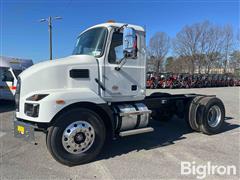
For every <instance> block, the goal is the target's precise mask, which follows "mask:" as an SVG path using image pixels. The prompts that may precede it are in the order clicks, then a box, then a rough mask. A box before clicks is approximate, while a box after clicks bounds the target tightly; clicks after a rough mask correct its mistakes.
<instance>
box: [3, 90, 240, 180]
mask: <svg viewBox="0 0 240 180" xmlns="http://www.w3.org/2000/svg"><path fill="white" fill-rule="evenodd" d="M155 91H160V92H168V93H172V94H179V93H200V94H216V95H217V96H218V97H219V98H221V99H222V100H223V102H224V104H225V107H226V122H227V123H226V126H225V127H224V129H223V131H222V132H221V133H220V134H217V135H212V136H208V135H204V134H201V133H197V132H193V131H192V130H191V129H189V127H188V126H187V125H186V123H185V122H184V120H180V119H176V118H173V119H171V120H170V121H168V122H155V123H154V128H155V131H154V132H152V133H148V134H141V135H136V136H131V137H125V138H122V139H119V140H116V141H114V142H113V143H112V144H111V145H107V146H105V147H104V149H103V151H102V153H101V155H100V156H99V157H98V158H97V159H96V161H94V162H91V163H88V164H85V165H80V166H75V167H67V166H63V165H61V164H59V163H58V162H56V161H55V160H54V159H53V158H52V157H51V155H50V154H49V152H48V151H47V148H46V145H45V136H44V134H41V133H37V135H36V137H37V141H38V145H33V144H29V143H27V142H24V141H22V140H19V139H16V138H14V137H13V132H12V128H13V125H12V119H13V116H14V105H13V103H10V102H6V101H1V102H0V179H103V180H107V179H193V178H196V176H197V175H196V174H195V175H194V174H191V175H181V162H183V161H187V162H191V163H194V164H195V165H206V164H207V163H208V162H210V163H211V164H212V165H217V166H223V165H224V166H227V165H229V166H230V165H234V166H235V167H236V170H237V172H236V175H234V174H230V175H220V174H214V175H213V174H209V175H207V176H206V179H240V174H239V172H240V154H239V153H240V128H239V127H240V121H239V120H240V88H239V87H227V88H205V89H173V90H169V89H164V90H163V89H159V90H147V94H151V93H152V92H155Z"/></svg>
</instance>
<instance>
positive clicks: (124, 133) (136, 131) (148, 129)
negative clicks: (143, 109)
mask: <svg viewBox="0 0 240 180" xmlns="http://www.w3.org/2000/svg"><path fill="white" fill-rule="evenodd" d="M152 131H154V129H153V128H152V127H146V128H141V129H133V130H128V131H122V132H120V133H119V136H121V137H124V136H131V135H135V134H142V133H148V132H152Z"/></svg>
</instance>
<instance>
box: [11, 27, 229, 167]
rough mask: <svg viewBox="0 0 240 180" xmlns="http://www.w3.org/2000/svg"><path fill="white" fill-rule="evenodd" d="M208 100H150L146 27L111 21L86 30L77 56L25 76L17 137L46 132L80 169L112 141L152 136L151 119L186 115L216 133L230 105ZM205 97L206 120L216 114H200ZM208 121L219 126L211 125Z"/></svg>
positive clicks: (63, 157) (52, 146) (56, 153)
mask: <svg viewBox="0 0 240 180" xmlns="http://www.w3.org/2000/svg"><path fill="white" fill-rule="evenodd" d="M206 98H207V97H206V96H204V95H194V94H190V95H170V94H167V93H154V94H152V95H151V96H149V97H146V39H145V30H144V29H143V28H142V27H140V26H136V25H131V24H123V23H114V22H110V23H109V22H108V23H103V24H99V25H96V26H93V27H90V28H88V29H87V30H85V31H83V32H82V33H81V34H80V35H79V36H78V38H77V42H76V45H75V48H74V51H73V54H72V55H71V56H68V57H66V58H61V59H57V60H53V61H45V62H41V63H38V64H36V65H34V66H32V67H30V68H29V69H27V70H26V71H24V72H23V73H21V74H20V75H19V78H18V85H17V90H16V95H15V100H16V119H15V120H14V135H15V137H18V138H23V139H25V140H27V141H31V142H32V141H35V138H34V131H35V130H36V129H38V130H41V131H43V132H44V133H45V134H46V144H47V147H48V150H49V152H50V153H51V155H52V156H53V157H54V158H55V159H56V160H57V161H58V162H60V163H62V164H65V165H69V166H72V165H78V164H83V163H87V162H89V161H91V160H93V159H94V158H95V157H96V156H97V155H98V154H99V153H100V151H101V149H102V147H103V145H104V143H105V142H106V141H107V140H109V139H111V140H112V139H116V138H120V137H123V136H129V135H134V134H140V133H148V132H151V131H153V130H154V129H153V128H152V127H151V125H150V124H151V123H150V122H151V120H152V119H161V118H164V119H171V117H172V116H173V115H174V114H177V115H179V116H180V117H183V115H184V114H185V111H187V112H188V111H189V113H186V114H188V115H187V116H186V118H187V119H188V120H187V121H189V122H191V127H192V129H194V130H199V131H203V132H205V133H206V134H207V133H208V134H212V133H216V132H217V131H219V129H220V128H221V126H222V122H223V121H224V115H225V114H224V113H225V110H224V106H223V104H222V102H221V101H220V100H219V99H217V98H215V97H211V98H210V97H208V98H207V99H206ZM214 98H215V99H214ZM203 99H204V101H201V102H202V104H201V111H202V112H203V113H202V116H203V114H206V113H207V112H208V111H211V116H210V115H209V117H202V116H196V112H195V111H197V109H198V107H199V108H200V104H199V106H196V104H198V103H200V100H203ZM194 100H195V101H196V102H195V101H194ZM193 101H194V102H193ZM209 103H210V105H209ZM204 104H205V105H204ZM205 106H209V107H208V108H206V109H205V108H203V107H205ZM211 107H214V108H212V109H210V108H211ZM202 108H203V109H202ZM193 111H194V113H193ZM199 111H200V110H199ZM198 117H202V120H201V122H202V126H200V124H198V120H199V119H197V118H198ZM207 118H209V119H210V120H211V118H212V121H213V122H212V124H211V125H212V127H211V126H210V125H205V124H204V123H205V122H207ZM209 122H210V121H209Z"/></svg>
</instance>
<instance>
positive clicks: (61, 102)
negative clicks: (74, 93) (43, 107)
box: [56, 99, 65, 104]
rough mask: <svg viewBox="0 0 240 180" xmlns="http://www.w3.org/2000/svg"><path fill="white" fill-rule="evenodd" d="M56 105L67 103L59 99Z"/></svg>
mask: <svg viewBox="0 0 240 180" xmlns="http://www.w3.org/2000/svg"><path fill="white" fill-rule="evenodd" d="M56 103H57V104H65V101H64V100H62V99H58V100H56Z"/></svg>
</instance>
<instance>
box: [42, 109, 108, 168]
mask: <svg viewBox="0 0 240 180" xmlns="http://www.w3.org/2000/svg"><path fill="white" fill-rule="evenodd" d="M105 137H106V130H105V126H104V122H103V120H102V119H101V117H100V116H98V115H97V114H96V113H95V112H93V111H91V110H89V109H85V108H76V109H71V110H68V111H67V112H65V113H64V114H62V115H60V116H59V117H58V118H57V119H56V123H55V124H54V125H53V126H51V127H50V128H49V129H48V133H47V138H46V139H47V147H48V150H49V152H50V153H51V155H52V156H53V158H54V159H55V160H57V161H58V162H60V163H62V164H64V165H67V166H75V165H80V164H84V163H88V162H90V161H92V160H93V159H94V158H96V156H97V155H98V154H99V153H100V151H101V149H102V147H103V145H104V142H105Z"/></svg>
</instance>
